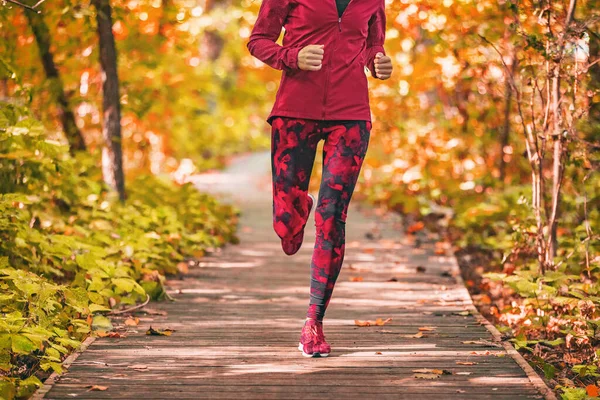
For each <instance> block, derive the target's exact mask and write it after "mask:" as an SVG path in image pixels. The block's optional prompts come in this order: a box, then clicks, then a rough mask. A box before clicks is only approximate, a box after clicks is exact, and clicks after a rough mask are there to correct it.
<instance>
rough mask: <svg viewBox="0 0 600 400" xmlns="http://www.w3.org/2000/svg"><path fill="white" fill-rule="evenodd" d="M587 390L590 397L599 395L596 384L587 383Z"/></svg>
mask: <svg viewBox="0 0 600 400" xmlns="http://www.w3.org/2000/svg"><path fill="white" fill-rule="evenodd" d="M585 391H586V392H587V395H588V396H590V397H598V386H596V385H587V386H586V387H585Z"/></svg>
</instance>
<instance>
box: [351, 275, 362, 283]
mask: <svg viewBox="0 0 600 400" xmlns="http://www.w3.org/2000/svg"><path fill="white" fill-rule="evenodd" d="M362 281H363V277H362V276H352V277H350V282H362Z"/></svg>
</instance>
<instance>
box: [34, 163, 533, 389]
mask: <svg viewBox="0 0 600 400" xmlns="http://www.w3.org/2000/svg"><path fill="white" fill-rule="evenodd" d="M269 167H270V166H269V163H268V155H266V154H264V153H262V154H258V155H254V156H250V157H249V158H247V159H242V161H241V162H238V163H237V164H235V165H233V166H232V167H231V168H230V169H229V170H228V173H229V174H231V175H222V176H220V177H217V178H216V180H214V181H213V180H212V178H213V177H211V176H206V177H203V178H201V179H199V180H198V185H199V187H201V188H209V189H211V190H221V191H233V192H237V195H236V197H230V198H229V199H230V200H229V201H236V202H238V203H239V204H240V206H241V208H242V209H243V211H244V216H243V218H242V220H241V223H240V238H241V244H240V245H237V246H228V247H226V248H225V249H224V251H223V252H221V253H218V254H214V255H211V256H209V257H206V258H204V259H203V260H201V263H200V265H198V266H195V267H192V268H190V273H189V275H186V276H185V277H184V278H183V279H181V280H171V281H169V287H170V289H171V293H172V295H173V297H175V298H176V299H177V301H176V302H163V303H158V304H151V305H150V306H149V307H151V308H152V309H153V310H159V311H164V312H166V315H157V314H155V313H154V314H151V315H148V314H144V313H139V314H138V315H139V316H140V317H141V322H140V325H139V326H137V327H134V328H130V330H129V332H128V333H127V337H126V338H122V339H109V338H102V339H98V340H96V341H95V342H94V343H93V344H91V346H89V348H88V349H87V350H86V351H85V352H83V354H81V355H80V356H79V357H78V358H77V359H76V360H75V361H74V362H73V363H72V365H71V366H70V368H69V372H68V373H66V374H65V375H64V376H63V377H61V378H59V379H57V381H56V382H55V383H54V386H53V387H52V388H51V389H50V390H49V392H47V393H46V398H50V399H73V398H84V399H93V398H111V399H184V398H185V399H302V400H307V399H339V398H344V399H354V398H365V399H371V398H373V399H375V398H376V399H412V398H414V399H440V398H441V399H444V398H453V399H511V400H515V399H529V398H542V396H541V395H540V392H539V390H538V389H536V386H535V385H534V384H533V383H532V381H531V380H530V379H529V378H528V377H527V375H526V374H525V372H524V371H523V369H522V368H521V367H520V366H519V365H518V364H517V362H516V361H515V360H514V359H513V358H511V356H510V355H509V354H507V351H506V350H505V348H504V347H502V345H499V346H500V347H495V346H494V343H489V342H490V341H493V340H494V339H493V337H492V335H491V334H490V332H489V331H488V330H487V329H486V327H485V326H483V325H482V324H481V323H479V322H478V319H477V318H478V317H476V316H473V315H471V314H469V315H466V316H465V315H460V314H459V313H461V312H462V313H463V314H465V313H464V311H465V310H471V309H472V308H473V307H472V304H471V302H470V299H469V295H468V293H467V291H466V290H465V288H464V286H463V285H462V283H461V281H460V278H459V279H458V280H457V278H456V277H455V276H456V275H457V274H458V272H457V267H456V266H455V263H454V261H453V259H452V258H451V257H446V256H440V255H436V254H435V253H434V249H433V245H427V244H425V245H422V246H420V247H418V248H416V247H415V246H414V243H413V242H412V241H411V240H410V238H409V237H406V236H403V235H402V234H401V233H400V231H399V230H398V228H395V227H394V224H395V220H394V219H393V218H391V217H389V216H388V217H386V218H381V217H377V216H375V215H368V213H366V212H365V210H361V209H360V206H359V204H358V203H353V204H352V206H351V208H350V211H349V217H348V221H347V227H348V232H347V239H346V243H347V250H346V258H345V266H344V268H343V269H342V273H341V275H340V277H339V280H338V283H337V285H336V288H335V291H334V295H333V300H332V302H331V304H330V307H329V309H328V311H327V315H326V325H325V335H326V337H327V339H328V340H329V341H330V343H331V345H332V348H333V352H332V354H331V355H330V357H329V358H321V359H319V358H313V359H305V358H303V357H302V356H301V355H300V352H299V351H298V350H297V344H298V338H299V334H300V329H301V327H302V323H303V318H304V315H305V311H306V307H307V302H308V284H309V279H310V278H309V260H310V255H311V250H312V245H313V243H314V238H315V235H314V222H313V221H314V220H313V219H312V216H311V220H310V221H309V224H308V225H307V232H306V236H305V245H304V246H303V248H302V249H301V250H300V252H299V253H298V254H296V255H295V256H293V257H289V256H286V255H285V254H284V253H283V252H282V251H281V249H280V246H279V242H278V240H277V237H276V236H275V233H274V232H273V231H272V228H271V214H270V212H271V208H270V207H271V203H270V202H271V200H270V197H269V196H270V192H268V189H269V180H268V170H269ZM256 177H259V178H260V179H258V180H257V179H256ZM233 179H235V181H234V180H233ZM232 182H235V183H232ZM257 184H258V185H257ZM257 187H258V189H255V188H257ZM265 188H266V191H265ZM240 190H242V192H239V191H240ZM261 190H262V192H261ZM240 199H241V200H242V201H240ZM367 211H368V209H367ZM371 214H372V213H371ZM374 227H377V228H378V229H379V230H380V232H381V235H382V238H381V239H376V240H372V239H368V238H366V237H365V233H366V232H370V231H372V230H373V228H374ZM419 266H420V267H424V272H418V271H417V267H419ZM351 277H362V278H363V281H352V280H351V279H350V278H351ZM392 278H395V279H396V281H394V280H392ZM389 317H391V318H392V321H391V322H390V323H389V324H386V325H385V326H376V327H357V326H355V324H354V320H355V319H359V320H365V319H370V320H374V319H375V318H389ZM149 325H152V326H153V327H155V328H172V329H175V330H176V332H175V333H173V335H172V336H170V337H159V336H146V335H145V331H146V329H147V328H148V326H149ZM420 327H434V328H435V329H434V330H433V331H423V332H422V334H423V336H422V337H411V336H413V335H415V334H417V333H418V332H419V328H420ZM482 340H483V342H482ZM465 341H479V342H480V343H476V344H472V343H471V344H469V343H462V342H465ZM485 341H488V343H486V342H485ZM513 352H514V350H513ZM457 362H465V363H475V364H473V365H459V364H457ZM132 367H134V368H132ZM422 368H435V369H446V370H449V371H451V372H452V373H453V374H451V375H442V376H440V377H439V378H437V379H432V380H425V379H418V378H415V377H414V375H415V372H413V370H415V369H422ZM534 381H535V379H534ZM538 383H539V381H538ZM91 385H100V386H105V387H107V389H106V390H104V391H89V390H88V387H89V386H91ZM47 389H48V388H46V389H45V390H43V391H42V392H41V393H43V392H44V391H46V390H47Z"/></svg>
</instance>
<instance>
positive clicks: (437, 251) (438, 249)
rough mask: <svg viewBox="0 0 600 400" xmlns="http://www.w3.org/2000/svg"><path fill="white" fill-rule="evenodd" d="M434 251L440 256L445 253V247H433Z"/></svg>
mask: <svg viewBox="0 0 600 400" xmlns="http://www.w3.org/2000/svg"><path fill="white" fill-rule="evenodd" d="M434 253H435V254H437V255H438V256H441V255H443V254H446V249H442V248H441V247H438V248H437V249H435V251H434Z"/></svg>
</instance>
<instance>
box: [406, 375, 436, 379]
mask: <svg viewBox="0 0 600 400" xmlns="http://www.w3.org/2000/svg"><path fill="white" fill-rule="evenodd" d="M413 377H415V378H417V379H437V378H439V377H440V376H439V375H437V374H414V375H413Z"/></svg>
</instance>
